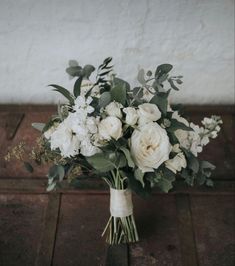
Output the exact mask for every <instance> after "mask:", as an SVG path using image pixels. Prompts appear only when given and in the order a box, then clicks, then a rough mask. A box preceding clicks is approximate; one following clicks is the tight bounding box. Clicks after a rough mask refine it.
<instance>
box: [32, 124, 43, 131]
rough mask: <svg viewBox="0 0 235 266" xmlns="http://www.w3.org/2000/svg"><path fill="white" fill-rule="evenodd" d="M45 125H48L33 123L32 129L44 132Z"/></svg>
mask: <svg viewBox="0 0 235 266" xmlns="http://www.w3.org/2000/svg"><path fill="white" fill-rule="evenodd" d="M45 125H46V124H45V123H32V127H33V128H35V129H37V130H38V131H40V132H42V131H43V129H44V127H45Z"/></svg>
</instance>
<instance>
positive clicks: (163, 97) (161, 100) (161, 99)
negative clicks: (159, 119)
mask: <svg viewBox="0 0 235 266" xmlns="http://www.w3.org/2000/svg"><path fill="white" fill-rule="evenodd" d="M169 93H170V90H168V91H167V92H159V93H157V94H156V95H155V96H154V97H153V98H152V99H151V101H150V103H154V104H156V105H157V106H158V108H159V109H160V110H161V112H162V113H163V114H164V115H166V113H167V105H168V101H167V97H168V95H169Z"/></svg>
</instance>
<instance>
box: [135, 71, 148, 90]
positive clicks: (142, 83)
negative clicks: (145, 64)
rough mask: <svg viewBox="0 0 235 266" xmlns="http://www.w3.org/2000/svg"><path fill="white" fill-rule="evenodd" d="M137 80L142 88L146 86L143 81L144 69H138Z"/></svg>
mask: <svg viewBox="0 0 235 266" xmlns="http://www.w3.org/2000/svg"><path fill="white" fill-rule="evenodd" d="M137 80H138V81H139V83H140V84H141V85H143V86H145V85H146V80H145V72H144V69H140V70H139V72H138V75H137Z"/></svg>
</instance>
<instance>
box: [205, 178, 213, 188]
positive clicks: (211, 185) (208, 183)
mask: <svg viewBox="0 0 235 266" xmlns="http://www.w3.org/2000/svg"><path fill="white" fill-rule="evenodd" d="M206 185H207V186H208V187H213V186H214V182H213V181H212V180H211V179H207V180H206Z"/></svg>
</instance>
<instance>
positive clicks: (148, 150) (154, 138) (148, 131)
mask: <svg viewBox="0 0 235 266" xmlns="http://www.w3.org/2000/svg"><path fill="white" fill-rule="evenodd" d="M130 150H131V155H132V157H133V159H134V161H135V163H136V165H137V166H138V168H139V169H141V171H142V172H143V173H145V172H153V171H154V169H157V168H158V167H159V166H160V165H161V164H162V163H163V162H165V161H166V160H168V159H169V154H170V152H171V145H170V142H169V138H168V136H167V133H166V130H165V129H163V128H162V127H160V126H159V125H158V124H157V123H153V122H150V123H148V124H145V125H143V126H140V127H139V128H138V129H135V130H134V132H133V134H132V136H131V139H130Z"/></svg>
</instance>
